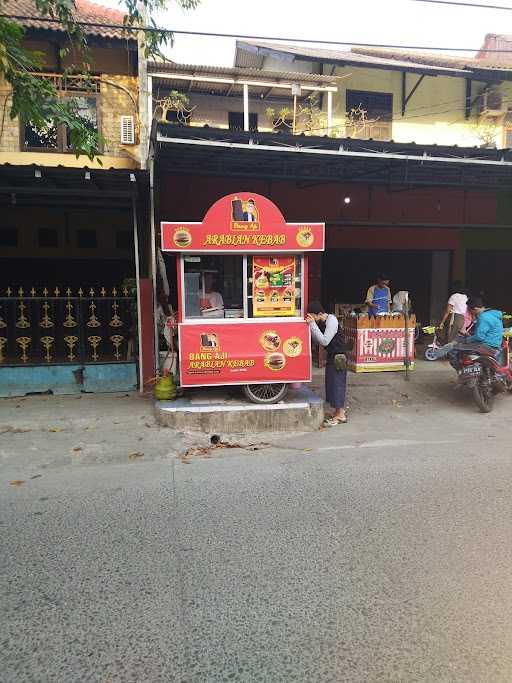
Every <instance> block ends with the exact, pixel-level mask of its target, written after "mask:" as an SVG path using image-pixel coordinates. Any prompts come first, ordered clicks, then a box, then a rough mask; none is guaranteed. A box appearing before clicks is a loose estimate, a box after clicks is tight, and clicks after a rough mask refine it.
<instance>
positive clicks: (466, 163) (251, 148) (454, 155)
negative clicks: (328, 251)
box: [154, 124, 512, 191]
mask: <svg viewBox="0 0 512 683" xmlns="http://www.w3.org/2000/svg"><path fill="white" fill-rule="evenodd" d="M154 144H155V147H156V159H157V163H158V164H159V165H160V166H159V167H160V169H161V170H162V171H166V170H168V171H169V172H171V171H172V170H173V169H174V170H175V169H176V168H179V169H180V173H183V174H197V173H198V172H200V173H201V174H203V175H217V176H219V175H220V176H233V177H238V178H246V177H247V178H248V177H253V178H267V179H270V178H273V179H288V180H294V181H311V182H313V181H315V182H316V181H319V182H338V183H339V182H342V183H343V182H344V183H366V184H368V183H370V184H385V185H401V186H431V187H433V186H450V187H467V188H474V189H484V188H493V189H497V188H499V189H502V190H509V191H510V189H512V152H511V151H509V150H492V149H479V148H476V147H473V148H464V147H457V146H456V145H455V146H437V145H416V144H414V143H411V144H404V143H395V142H380V141H379V142H378V141H375V140H354V139H350V138H347V139H334V138H328V137H313V136H305V135H299V136H294V135H290V134H288V133H277V134H276V133H260V132H254V133H248V132H232V131H227V130H220V129H214V128H203V129H201V128H187V127H180V126H174V125H170V124H158V126H157V127H156V133H155V136H154ZM198 169H200V171H198Z"/></svg>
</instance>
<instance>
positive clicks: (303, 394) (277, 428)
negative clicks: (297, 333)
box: [155, 385, 324, 434]
mask: <svg viewBox="0 0 512 683" xmlns="http://www.w3.org/2000/svg"><path fill="white" fill-rule="evenodd" d="M155 417H156V420H157V422H159V423H160V424H161V425H164V426H166V427H172V428H173V429H178V430H182V431H192V432H205V433H207V434H249V433H250V434H254V433H258V432H313V431H316V430H318V429H319V427H320V425H321V424H322V421H323V419H324V407H323V400H322V399H321V398H320V396H318V395H316V394H314V393H313V392H312V391H311V389H309V387H306V386H304V385H302V387H301V388H300V389H296V390H290V392H289V393H288V396H287V397H286V398H285V399H284V400H283V401H281V402H280V403H275V404H271V405H260V404H256V403H251V402H249V401H247V400H246V399H245V398H243V397H242V396H239V395H233V394H231V393H229V392H228V391H225V390H219V389H208V388H202V389H195V390H193V391H190V392H187V393H185V396H184V397H183V398H179V399H177V400H176V401H156V402H155Z"/></svg>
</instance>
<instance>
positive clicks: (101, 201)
mask: <svg viewBox="0 0 512 683" xmlns="http://www.w3.org/2000/svg"><path fill="white" fill-rule="evenodd" d="M148 187H149V174H148V172H147V171H140V170H125V169H92V168H87V166H84V167H83V168H70V167H66V166H41V165H36V164H30V165H23V166H21V165H15V164H9V163H5V164H1V165H0V204H5V203H9V204H13V203H16V204H17V203H20V201H21V200H23V203H24V204H25V203H27V202H31V203H37V202H40V201H42V200H43V199H45V201H49V202H52V203H53V204H54V205H55V206H59V205H63V204H67V203H70V202H72V203H76V204H78V205H81V206H85V205H87V204H88V203H92V204H94V205H95V206H100V205H102V206H105V207H106V208H109V207H110V208H114V207H120V206H130V205H131V200H132V199H136V198H137V197H138V196H139V195H140V194H144V192H146V191H147V188H148Z"/></svg>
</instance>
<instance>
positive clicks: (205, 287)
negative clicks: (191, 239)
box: [184, 254, 244, 318]
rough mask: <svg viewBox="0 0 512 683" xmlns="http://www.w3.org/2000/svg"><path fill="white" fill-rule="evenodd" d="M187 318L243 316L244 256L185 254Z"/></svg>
mask: <svg viewBox="0 0 512 683" xmlns="http://www.w3.org/2000/svg"><path fill="white" fill-rule="evenodd" d="M184 260H185V264H184V265H185V269H184V271H185V272H184V291H185V317H186V318H242V317H243V315H244V305H243V299H244V295H243V289H244V287H243V256H192V255H190V256H189V255H188V254H187V255H186V256H185V257H184Z"/></svg>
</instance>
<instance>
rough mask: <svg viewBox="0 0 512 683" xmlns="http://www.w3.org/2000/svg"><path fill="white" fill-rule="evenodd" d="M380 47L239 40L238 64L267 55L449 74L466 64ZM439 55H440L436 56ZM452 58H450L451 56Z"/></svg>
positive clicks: (254, 60)
mask: <svg viewBox="0 0 512 683" xmlns="http://www.w3.org/2000/svg"><path fill="white" fill-rule="evenodd" d="M400 54H401V56H399V55H398V52H397V51H387V50H377V49H371V48H368V49H366V48H357V49H356V48H352V49H351V50H327V49H324V48H311V47H305V46H302V45H291V44H288V43H267V42H261V41H251V40H247V41H245V40H244V41H237V50H236V55H235V65H236V66H242V65H245V64H247V63H253V64H256V63H258V64H259V66H261V65H262V63H263V57H265V56H272V55H275V56H279V57H280V58H284V59H285V60H286V59H287V58H288V61H290V62H292V61H295V60H296V59H299V60H300V59H303V60H305V61H307V60H313V61H324V62H330V63H333V62H337V63H344V64H351V65H354V66H361V67H364V66H379V67H381V68H382V67H388V68H392V69H397V68H399V69H408V70H410V71H419V72H427V73H428V72H429V71H432V72H435V73H446V74H447V75H462V74H463V73H464V72H463V69H464V65H463V64H461V63H459V62H458V61H457V60H455V61H454V62H453V63H449V64H448V63H447V64H441V63H435V62H434V61H430V62H429V61H428V60H426V59H414V57H415V55H414V54H410V53H407V52H403V53H400ZM435 56H436V57H437V55H435ZM448 59H451V58H448Z"/></svg>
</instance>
